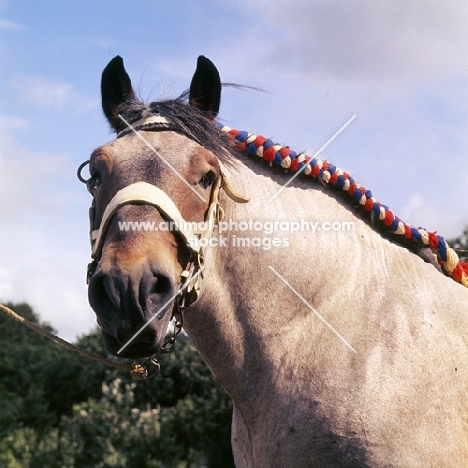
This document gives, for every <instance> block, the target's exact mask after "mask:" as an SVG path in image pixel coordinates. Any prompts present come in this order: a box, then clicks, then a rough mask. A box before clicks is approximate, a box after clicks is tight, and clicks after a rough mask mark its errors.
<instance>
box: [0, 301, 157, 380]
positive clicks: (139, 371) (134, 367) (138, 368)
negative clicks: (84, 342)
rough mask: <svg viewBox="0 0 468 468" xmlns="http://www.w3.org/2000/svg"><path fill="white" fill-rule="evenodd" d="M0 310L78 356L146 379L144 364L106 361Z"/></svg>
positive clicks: (150, 361)
mask: <svg viewBox="0 0 468 468" xmlns="http://www.w3.org/2000/svg"><path fill="white" fill-rule="evenodd" d="M0 309H1V310H2V311H3V312H5V313H6V314H7V315H8V316H10V317H11V318H13V319H14V320H16V321H17V322H20V323H22V324H23V325H26V326H27V327H28V328H30V329H31V330H34V331H35V332H37V333H39V334H40V335H42V336H45V337H46V338H49V339H50V340H52V341H55V342H56V343H58V344H60V345H62V346H64V347H65V348H67V349H69V350H71V351H75V352H76V353H78V354H81V355H82V356H85V357H87V358H88V359H91V360H93V361H96V362H100V363H101V364H104V365H106V366H110V367H116V368H117V369H121V370H124V371H127V372H130V374H131V376H132V378H133V379H134V380H145V379H146V378H147V377H148V370H147V368H146V366H145V363H146V361H145V363H144V364H139V363H137V362H134V363H133V364H122V363H120V362H116V361H111V360H110V359H106V358H104V357H102V356H99V355H98V354H94V353H91V352H89V351H86V350H85V349H83V348H80V347H79V346H76V345H74V344H72V343H69V342H68V341H66V340H64V339H63V338H60V337H58V336H56V335H54V334H52V333H50V332H48V331H46V330H44V329H43V328H42V327H40V326H39V325H36V324H35V323H32V322H30V321H29V320H27V319H25V318H24V317H21V315H18V314H17V313H16V312H14V311H13V310H11V309H10V308H9V307H7V306H5V305H3V304H0ZM147 361H148V362H149V363H151V364H154V363H153V362H152V360H151V359H149V360H147Z"/></svg>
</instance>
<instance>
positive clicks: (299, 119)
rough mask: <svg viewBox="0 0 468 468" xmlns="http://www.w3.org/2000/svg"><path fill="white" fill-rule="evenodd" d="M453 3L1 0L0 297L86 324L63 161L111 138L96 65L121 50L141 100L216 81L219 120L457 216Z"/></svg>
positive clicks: (419, 217) (464, 137) (461, 74)
mask: <svg viewBox="0 0 468 468" xmlns="http://www.w3.org/2000/svg"><path fill="white" fill-rule="evenodd" d="M467 25H468V3H467V2H466V1H464V0H448V1H445V2H440V1H434V0H409V1H408V0H405V1H403V0H393V1H382V2H373V1H371V0H367V1H364V0H357V1H354V2H349V1H345V0H336V1H335V0H333V1H330V0H289V1H287V0H268V1H267V0H249V1H247V0H237V2H224V1H221V0H218V1H216V0H199V1H193V2H188V1H186V0H171V1H166V2H161V1H157V0H135V1H132V2H130V1H128V0H127V1H123V0H114V1H110V0H48V1H47V2H46V1H36V0H35V1H33V0H15V1H13V0H0V301H2V302H3V303H5V302H7V301H14V302H19V301H26V302H28V303H30V304H31V305H32V306H33V308H34V310H35V311H36V312H37V313H39V315H40V317H41V319H42V320H44V321H47V322H48V323H50V324H51V325H52V326H53V327H54V328H55V329H56V330H58V332H59V334H60V335H61V336H62V337H64V338H66V339H75V338H76V337H77V336H80V335H83V334H85V333H87V332H88V331H89V330H90V329H92V328H93V327H94V326H95V317H94V313H93V312H92V310H91V309H90V307H89V305H88V300H87V292H86V282H85V276H86V266H87V264H88V262H89V258H90V247H89V242H88V239H89V237H88V207H89V205H90V202H91V200H90V195H89V194H88V193H87V192H86V190H85V187H84V186H83V185H82V184H81V183H80V182H79V181H78V180H77V178H76V168H77V167H78V165H79V164H80V163H81V162H82V161H84V160H86V159H88V158H89V155H90V153H91V152H92V151H93V149H95V148H96V147H98V146H100V145H102V144H104V143H106V142H108V141H110V140H111V139H113V135H112V134H111V132H110V130H109V125H108V124H107V122H106V120H105V119H104V117H103V114H102V111H101V107H100V77H101V73H102V70H103V68H104V67H105V66H106V65H107V63H108V62H109V61H110V60H111V59H112V58H113V57H114V56H115V55H120V56H122V57H123V59H124V62H125V67H126V69H127V72H128V73H129V75H130V76H131V78H132V82H133V85H134V88H135V90H136V92H137V94H138V95H139V96H140V98H141V99H143V100H145V101H151V100H156V99H159V98H163V97H164V98H168V97H175V96H177V95H179V94H180V93H181V92H182V91H184V90H185V89H186V88H187V87H188V86H189V84H190V80H191V77H192V75H193V72H194V70H195V65H196V60H197V57H198V55H205V56H207V57H209V58H210V59H211V60H212V61H213V62H214V63H215V64H216V66H217V68H218V69H219V71H220V74H221V79H222V80H223V81H225V82H236V83H239V84H244V85H249V86H252V87H257V88H261V90H262V91H241V90H238V89H226V90H224V92H223V97H222V104H221V112H220V116H219V118H220V120H221V121H223V122H225V123H226V124H227V125H229V126H232V127H235V128H238V129H241V130H247V131H250V132H254V133H257V134H262V135H264V136H267V137H270V138H272V139H274V140H275V141H277V142H278V143H281V144H286V145H289V146H290V147H291V148H292V149H294V150H296V151H302V150H306V151H307V152H308V154H313V153H314V152H316V151H317V150H318V149H319V148H321V147H322V146H323V145H324V144H325V143H326V142H327V141H328V140H329V139H330V138H331V137H332V135H334V134H335V132H337V130H338V129H340V128H341V127H342V126H343V125H344V124H345V123H346V122H347V121H349V119H350V118H351V117H353V116H354V115H355V116H356V118H355V119H354V120H353V121H352V122H351V123H350V124H349V126H348V127H346V129H345V130H344V131H343V132H342V133H341V134H340V135H339V136H338V137H337V138H336V139H335V140H334V141H333V142H332V143H331V144H330V145H329V146H328V147H327V148H326V149H325V150H324V152H323V153H321V154H320V157H321V158H322V159H328V160H330V161H331V162H332V163H333V164H335V165H338V166H339V167H340V168H342V169H344V170H346V171H347V172H349V173H350V174H352V175H353V177H354V178H355V180H356V181H358V182H360V183H361V184H363V185H364V186H365V187H366V188H368V189H371V190H372V192H373V194H374V196H375V197H376V198H377V199H378V200H379V201H380V202H382V203H384V204H386V205H388V206H389V207H390V208H391V209H392V210H393V212H394V213H395V214H396V215H397V216H399V217H400V218H401V219H403V220H404V221H405V222H408V223H411V224H413V225H416V226H422V227H424V228H426V229H428V230H430V231H438V233H439V234H440V235H443V236H444V237H446V238H450V237H453V236H456V235H459V234H461V233H462V231H463V229H464V227H465V226H466V225H468V203H467V189H468V131H467V130H468V128H467V127H468V52H467V51H468V27H467Z"/></svg>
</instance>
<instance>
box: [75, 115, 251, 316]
mask: <svg viewBox="0 0 468 468" xmlns="http://www.w3.org/2000/svg"><path fill="white" fill-rule="evenodd" d="M139 130H144V131H171V130H172V131H174V130H178V129H176V128H175V126H174V125H173V124H172V122H170V121H169V120H168V119H166V118H165V117H161V116H158V115H153V116H151V117H149V118H147V119H145V120H142V121H138V122H136V123H135V124H133V126H132V128H125V129H124V130H122V131H121V132H120V133H119V134H118V135H117V138H120V137H122V136H124V135H126V134H128V133H130V132H131V131H139ZM87 164H89V161H85V162H84V163H83V164H81V165H80V167H79V168H78V178H79V179H80V181H81V182H83V183H86V184H87V185H89V183H88V180H86V179H84V178H83V177H82V175H81V171H82V169H83V168H84V167H85V166H86V165H87ZM221 189H223V190H224V191H225V192H226V194H227V195H228V196H229V197H230V198H231V199H232V200H233V201H235V202H236V203H246V202H248V201H249V199H248V198H245V197H243V196H241V195H239V194H237V193H236V192H235V191H234V190H233V188H232V187H231V185H230V183H229V181H228V180H227V178H226V176H225V175H224V174H223V173H222V172H221V173H220V175H219V177H218V178H217V180H216V181H215V183H214V184H213V187H212V189H211V194H210V201H209V206H208V209H207V211H206V214H205V218H204V223H203V225H204V226H206V227H207V229H203V230H201V229H198V230H197V229H192V227H193V225H194V224H196V223H193V222H187V221H186V220H185V219H184V218H183V216H182V215H181V213H180V211H179V209H178V208H177V206H176V204H175V203H174V201H173V200H172V199H171V198H170V197H169V195H167V194H166V193H165V192H164V191H163V190H161V189H160V188H158V187H156V186H155V185H152V184H149V183H147V182H136V183H134V184H131V185H128V186H127V187H124V188H123V189H121V190H119V191H118V192H117V193H116V194H115V195H114V197H113V198H112V200H111V201H110V202H109V204H108V205H107V207H106V209H105V210H104V214H103V216H102V219H101V223H100V226H99V228H98V229H94V230H93V226H92V225H91V231H90V241H91V257H92V261H91V263H90V264H89V265H88V271H87V283H88V284H89V281H90V280H91V278H92V276H93V274H94V272H95V271H96V269H97V266H98V264H99V262H100V260H101V257H102V248H103V245H104V241H105V237H106V234H107V230H108V228H109V225H110V222H111V220H112V218H113V216H114V215H115V213H116V212H117V210H118V209H119V208H121V207H122V206H124V205H128V204H139V205H150V206H153V207H155V208H156V209H157V210H158V211H159V212H160V213H161V215H162V217H163V219H164V220H165V221H166V222H169V223H170V226H171V227H172V226H174V227H175V228H176V230H175V233H176V234H177V235H178V236H179V238H180V239H181V241H182V242H183V243H184V244H185V245H186V246H187V248H188V249H189V251H190V261H189V263H188V264H187V265H186V267H185V269H184V271H183V272H182V273H181V275H180V278H179V283H178V294H177V296H176V297H175V300H174V301H175V302H174V310H173V314H174V313H176V312H177V313H178V314H179V315H181V312H182V311H183V310H184V309H185V308H187V307H189V306H190V305H192V304H194V303H195V302H196V301H197V300H198V298H199V296H200V278H201V274H202V271H203V269H204V254H205V246H206V245H208V242H203V241H204V239H209V238H211V236H212V235H213V231H214V229H215V227H216V226H217V225H218V223H219V222H220V221H221V220H222V219H223V217H224V210H223V208H222V206H221V204H220V202H219V192H220V191H221ZM91 222H92V221H91ZM164 315H165V311H164V310H162V311H160V313H159V314H158V318H159V319H162V318H163V316H164Z"/></svg>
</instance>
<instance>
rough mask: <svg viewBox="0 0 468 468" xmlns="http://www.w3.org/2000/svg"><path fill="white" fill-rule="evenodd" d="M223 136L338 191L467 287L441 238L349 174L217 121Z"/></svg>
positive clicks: (466, 274)
mask: <svg viewBox="0 0 468 468" xmlns="http://www.w3.org/2000/svg"><path fill="white" fill-rule="evenodd" d="M217 125H218V127H219V128H220V129H221V131H222V132H223V133H225V134H226V135H228V136H229V137H230V138H231V140H232V141H233V143H234V144H235V146H236V148H237V149H238V150H239V151H241V152H243V153H246V154H248V155H250V156H258V157H260V158H262V159H263V160H265V161H267V162H269V163H270V164H271V165H274V166H278V167H282V168H284V169H289V170H291V171H293V172H296V171H299V172H303V173H304V174H305V175H306V176H310V177H313V178H315V179H318V180H320V181H322V182H324V183H326V184H327V185H329V186H332V187H334V188H336V189H341V191H343V193H345V194H347V195H348V196H349V201H350V202H353V203H357V204H358V205H359V206H360V208H361V209H362V210H364V211H365V212H368V213H371V214H372V215H373V216H374V217H375V218H378V219H379V220H380V221H381V222H382V223H381V224H382V226H383V228H384V229H385V230H386V231H387V232H389V233H393V234H396V235H398V236H400V239H401V240H406V241H413V242H416V243H417V244H419V245H420V246H422V247H429V248H430V249H431V250H432V252H433V253H434V254H435V255H436V257H437V261H438V263H439V264H440V266H441V267H442V269H443V271H444V272H445V273H446V274H447V275H448V276H450V277H451V278H453V279H454V280H455V281H457V282H458V283H461V284H463V285H464V286H466V287H468V263H467V262H461V261H460V259H459V258H458V255H457V253H456V252H455V251H454V250H453V249H452V248H451V247H450V246H449V245H448V244H447V242H446V241H445V239H444V238H443V237H442V236H439V235H437V234H436V233H435V232H429V231H427V230H426V229H423V228H417V229H416V228H414V227H412V226H410V225H409V224H407V223H405V222H403V221H402V220H401V219H400V218H398V217H397V216H395V215H394V213H393V212H392V211H391V210H390V209H389V208H388V207H387V206H385V205H383V204H382V203H380V202H379V201H377V200H376V199H375V198H374V197H373V196H372V192H371V191H370V190H367V189H366V188H365V187H364V186H362V185H360V184H358V183H357V182H356V181H355V180H354V179H353V178H352V177H351V176H350V175H349V174H347V173H346V172H344V171H343V170H341V169H340V168H339V167H336V166H334V165H333V164H331V163H329V162H328V161H322V160H321V159H318V158H313V157H311V156H308V155H307V154H304V153H296V152H295V151H292V150H291V149H290V148H289V147H288V146H282V145H279V144H276V143H274V142H273V141H272V140H269V139H267V138H265V137H263V136H261V135H255V134H253V133H248V132H245V131H239V130H235V129H232V128H230V127H228V126H225V125H223V124H221V123H219V122H217Z"/></svg>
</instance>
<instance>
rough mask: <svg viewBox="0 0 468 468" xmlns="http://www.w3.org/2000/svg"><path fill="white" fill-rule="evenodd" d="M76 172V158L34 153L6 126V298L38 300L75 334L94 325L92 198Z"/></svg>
mask: <svg viewBox="0 0 468 468" xmlns="http://www.w3.org/2000/svg"><path fill="white" fill-rule="evenodd" d="M2 122H6V123H7V125H8V126H9V128H10V129H11V128H19V129H23V128H27V126H28V123H27V122H26V121H25V120H23V119H15V118H8V117H3V118H0V123H2ZM73 166H74V165H73ZM74 173H75V168H74V167H72V164H71V161H70V158H69V156H68V155H65V154H63V155H60V154H37V153H33V152H31V151H29V150H27V149H25V148H24V147H23V146H22V145H21V144H20V143H18V142H17V141H16V139H15V138H14V137H13V136H12V135H11V133H10V132H9V131H8V129H7V128H5V127H0V200H1V203H0V218H1V219H2V229H1V230H0V301H14V302H20V301H25V302H28V303H30V304H31V305H32V306H33V307H34V309H35V310H36V311H37V312H38V313H39V314H40V316H41V319H42V320H46V321H49V322H50V323H51V325H52V326H53V327H54V328H56V329H58V331H59V333H60V334H61V335H63V336H64V337H65V338H67V339H73V338H75V337H76V336H77V335H79V334H82V333H85V332H86V331H87V330H89V328H90V327H92V326H93V325H94V316H93V313H92V311H91V309H90V308H89V305H88V302H87V295H86V284H85V275H86V264H87V260H88V258H89V245H88V237H87V232H88V220H87V206H88V204H89V200H88V197H87V196H86V195H87V194H86V193H85V192H84V191H83V190H82V187H81V186H80V185H79V184H70V186H69V185H68V182H67V181H68V179H70V178H73V179H74V178H75V176H74ZM64 181H65V182H64Z"/></svg>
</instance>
